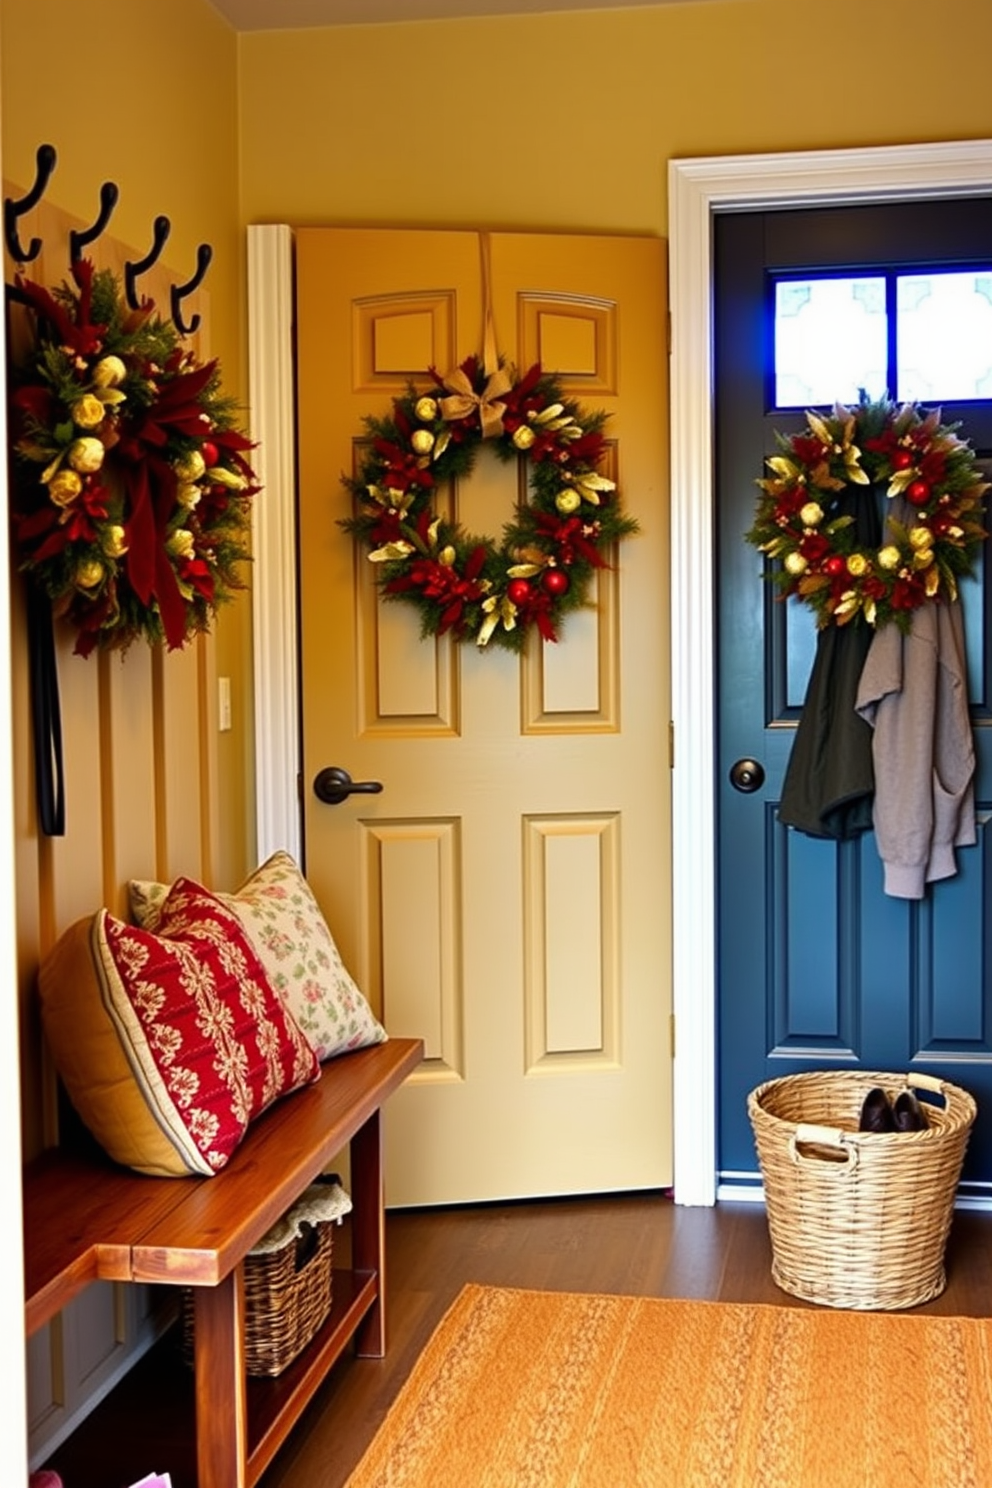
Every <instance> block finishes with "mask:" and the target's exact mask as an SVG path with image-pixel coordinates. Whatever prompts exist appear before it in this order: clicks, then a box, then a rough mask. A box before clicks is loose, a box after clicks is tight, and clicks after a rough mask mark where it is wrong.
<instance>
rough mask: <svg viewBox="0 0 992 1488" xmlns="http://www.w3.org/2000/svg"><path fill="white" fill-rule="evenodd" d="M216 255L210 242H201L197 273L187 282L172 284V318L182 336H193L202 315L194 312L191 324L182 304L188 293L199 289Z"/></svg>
mask: <svg viewBox="0 0 992 1488" xmlns="http://www.w3.org/2000/svg"><path fill="white" fill-rule="evenodd" d="M213 256H214V250H213V249H212V248H211V246H210V244H209V243H201V244H200V246H199V248H198V249H197V250H196V273H195V274H194V275H193V277H192V279H190V280H189V281H188V283H186V284H182V285H179V284H174V285H173V286H172V320H173V324H174V325H175V327H176V330H177V331H178V332H179V334H180V335H181V336H192V334H193V332H194V331H195V330H196V328H197V326H198V325H199V324H200V316H199V314H198V313H194V315H193V318H192V320H191V321H190V322H189V325H187V324H186V322H185V321H184V320H183V316H182V310H181V309H180V305H181V304H182V302H183V300H184V299H185V298H186V296H187V295H191V294H192V293H193V291H194V289H198V288H199V286H200V285H201V284H202V283H203V276H204V274H205V273H206V272H207V269H208V268H209V267H210V260H211V259H212V258H213Z"/></svg>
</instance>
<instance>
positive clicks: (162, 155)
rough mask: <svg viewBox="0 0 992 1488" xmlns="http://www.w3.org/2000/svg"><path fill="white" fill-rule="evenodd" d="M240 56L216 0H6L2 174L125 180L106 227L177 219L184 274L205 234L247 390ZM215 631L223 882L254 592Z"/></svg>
mask: <svg viewBox="0 0 992 1488" xmlns="http://www.w3.org/2000/svg"><path fill="white" fill-rule="evenodd" d="M237 66H238V58H237V37H236V36H235V34H234V32H233V31H232V30H231V28H230V27H229V26H228V24H227V23H226V21H224V20H223V19H222V18H221V17H220V16H219V15H218V14H217V12H216V11H214V10H213V9H212V8H211V7H210V6H209V5H208V4H207V3H206V0H100V4H99V5H98V6H96V7H92V8H91V9H90V10H88V11H87V10H86V8H85V7H84V8H83V9H80V8H79V7H78V6H75V5H70V4H69V3H68V0H31V3H30V4H27V5H25V4H23V3H21V0H0V102H2V141H3V176H4V179H5V180H6V181H9V182H11V183H14V184H16V185H18V186H21V187H22V188H25V189H26V188H27V187H28V186H30V185H31V184H32V183H33V182H34V179H35V155H36V151H37V148H38V146H39V145H40V144H51V145H53V146H54V147H55V149H56V151H57V155H58V162H57V165H56V169H55V173H54V175H53V176H52V180H51V183H50V185H49V188H48V191H47V192H46V201H51V202H53V203H54V204H56V205H57V206H59V207H60V208H62V209H64V210H65V211H67V212H69V213H70V214H72V215H74V216H76V217H78V218H80V219H81V220H82V221H83V222H86V223H90V222H92V221H93V220H94V219H95V217H96V214H97V211H98V209H99V193H100V187H101V185H102V184H103V182H104V181H108V180H109V181H114V182H116V184H117V185H118V187H119V188H120V197H119V201H118V205H117V207H116V209H115V211H114V215H113V217H112V219H111V222H110V225H109V227H108V229H107V231H108V233H109V234H111V235H113V236H114V237H115V238H118V239H120V240H122V241H123V242H124V243H126V244H128V245H129V246H130V247H132V248H133V249H134V256H135V257H136V258H140V257H142V256H144V254H145V253H146V252H147V251H148V249H149V248H150V246H151V243H152V224H153V222H154V220H155V218H156V217H157V216H158V215H160V214H164V215H165V216H166V217H168V218H169V220H170V222H171V224H172V230H171V234H170V237H169V240H168V243H167V244H166V247H165V250H164V252H163V255H162V259H163V262H165V263H168V264H169V266H170V267H171V268H173V269H174V270H175V279H176V281H177V282H179V283H183V282H185V281H186V280H188V279H189V278H190V277H191V275H192V274H193V271H194V269H195V266H196V251H197V247H198V245H199V244H200V243H202V242H206V243H209V244H210V245H211V247H212V248H213V252H214V257H213V262H212V265H211V267H210V270H209V272H208V274H207V277H206V280H205V281H204V287H205V289H206V290H207V291H208V295H209V351H210V353H211V354H212V355H217V356H219V357H220V358H221V362H222V365H223V370H224V385H225V390H226V391H228V392H230V394H231V395H232V396H233V397H236V398H238V399H241V400H244V399H245V396H246V394H245V374H244V324H243V321H244V256H245V249H244V234H243V232H242V231H241V222H240V215H239V206H238V185H237V174H238V172H237V162H238V139H237V129H238V119H237V95H238V85H237ZM94 252H95V250H94ZM139 287H140V286H139ZM159 308H160V310H161V311H162V312H163V313H166V314H167V313H168V306H167V305H165V304H160V305H159ZM216 636H217V667H218V671H219V673H220V674H221V675H229V676H232V677H233V678H234V679H235V686H234V695H233V702H234V708H233V711H234V722H235V728H234V729H233V730H232V732H231V733H225V734H222V735H219V736H218V740H217V747H218V755H219V758H218V769H217V779H218V809H219V820H220V831H219V848H218V854H217V861H216V869H215V872H216V878H217V887H220V888H223V887H228V886H231V887H234V886H236V884H237V883H238V882H239V881H240V880H241V878H242V877H243V876H244V875H245V873H246V872H247V870H248V868H249V867H250V866H253V865H252V863H251V861H250V859H251V857H252V854H253V845H254V838H253V833H254V825H253V821H252V819H251V816H252V805H251V801H250V799H249V798H248V795H247V792H246V779H247V778H249V774H248V772H249V771H250V769H251V768H252V765H251V729H250V727H249V724H250V721H251V694H250V678H251V663H250V645H251V628H250V603H249V602H248V600H247V599H246V598H245V597H239V599H238V601H237V602H236V603H235V604H234V605H232V606H230V607H228V608H227V609H225V610H224V611H223V612H222V614H221V619H220V623H219V624H218V626H217V629H216ZM94 907H95V906H94Z"/></svg>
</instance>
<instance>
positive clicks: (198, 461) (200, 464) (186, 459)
mask: <svg viewBox="0 0 992 1488" xmlns="http://www.w3.org/2000/svg"><path fill="white" fill-rule="evenodd" d="M206 468H207V462H206V461H205V460H204V458H203V456H202V455H201V454H200V451H199V450H190V452H189V454H188V455H184V456H183V457H182V459H181V460H177V461H176V466H175V469H176V474H177V475H178V477H179V479H180V480H182V481H198V480H199V479H200V477H201V475H203V474H204V472H205V471H206Z"/></svg>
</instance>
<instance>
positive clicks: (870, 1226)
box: [747, 1070, 976, 1310]
mask: <svg viewBox="0 0 992 1488" xmlns="http://www.w3.org/2000/svg"><path fill="white" fill-rule="evenodd" d="M875 1086H880V1087H881V1088H882V1089H883V1090H884V1091H885V1092H886V1094H887V1095H888V1097H889V1099H890V1100H894V1099H895V1097H896V1096H897V1095H898V1093H899V1091H900V1090H905V1089H906V1088H907V1087H910V1088H913V1089H915V1090H919V1091H928V1092H930V1093H931V1094H932V1095H936V1096H939V1097H941V1098H942V1102H943V1103H942V1104H937V1103H935V1102H933V1101H930V1100H925V1104H924V1109H925V1112H926V1116H927V1127H926V1129H925V1130H924V1131H918V1132H898V1133H896V1132H892V1133H888V1132H886V1133H874V1132H873V1133H867V1132H864V1133H863V1132H859V1131H858V1124H859V1120H860V1116H861V1107H862V1104H863V1102H864V1098H865V1096H866V1095H867V1094H868V1092H869V1090H871V1089H873V1088H874V1087H875ZM747 1108H748V1115H749V1117H750V1119H751V1126H752V1129H753V1131H754V1139H755V1146H756V1147H757V1150H758V1161H759V1164H760V1166H761V1173H762V1178H763V1180H764V1187H765V1207H766V1210H767V1214H768V1228H769V1233H770V1237H771V1244H772V1276H773V1278H774V1280H775V1282H776V1283H777V1284H778V1286H780V1287H781V1288H782V1290H783V1291H785V1292H790V1293H791V1294H792V1295H793V1296H796V1297H802V1298H803V1299H804V1300H805V1301H807V1302H820V1303H823V1304H824V1305H825V1306H827V1307H847V1308H861V1309H866V1310H872V1309H879V1310H880V1309H889V1308H901V1307H915V1306H917V1305H918V1304H919V1303H921V1302H928V1301H929V1300H930V1299H931V1298H932V1297H936V1296H938V1295H939V1294H940V1293H941V1292H942V1291H943V1290H944V1286H945V1284H946V1276H945V1272H944V1249H945V1245H946V1242H947V1235H948V1231H949V1230H950V1226H951V1217H952V1213H953V1209H954V1196H955V1192H956V1189H957V1184H958V1179H959V1178H960V1176H961V1165H962V1163H963V1161H964V1154H965V1148H966V1147H967V1145H968V1136H969V1133H970V1131H971V1127H972V1124H973V1122H974V1120H975V1114H976V1108H975V1102H974V1100H973V1098H972V1097H971V1096H970V1095H969V1094H968V1092H967V1091H966V1090H962V1089H960V1088H959V1087H958V1086H957V1085H951V1084H948V1083H947V1082H945V1081H942V1080H936V1079H933V1078H932V1077H931V1076H929V1075H921V1074H911V1075H893V1074H880V1073H878V1072H872V1071H865V1070H829V1071H814V1072H813V1073H810V1074H801V1075H786V1076H784V1077H783V1078H782V1079H778V1080H768V1081H766V1083H765V1084H763V1085H759V1086H758V1087H757V1089H755V1090H752V1092H751V1094H750V1095H749V1096H748V1103H747Z"/></svg>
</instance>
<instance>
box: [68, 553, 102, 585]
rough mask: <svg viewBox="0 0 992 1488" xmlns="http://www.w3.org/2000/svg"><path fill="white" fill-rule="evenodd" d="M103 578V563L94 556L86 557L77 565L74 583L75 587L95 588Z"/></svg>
mask: <svg viewBox="0 0 992 1488" xmlns="http://www.w3.org/2000/svg"><path fill="white" fill-rule="evenodd" d="M102 580H103V564H102V563H101V562H100V561H99V560H98V559H96V558H87V559H86V560H85V561H84V562H83V563H80V564H78V565H77V568H76V573H75V583H76V588H77V589H95V588H96V587H97V585H98V584H100V583H101V582H102Z"/></svg>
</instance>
